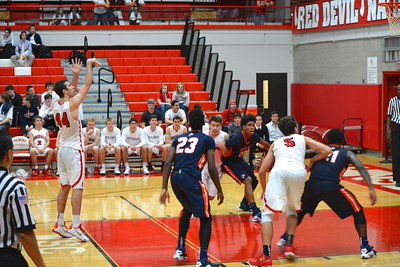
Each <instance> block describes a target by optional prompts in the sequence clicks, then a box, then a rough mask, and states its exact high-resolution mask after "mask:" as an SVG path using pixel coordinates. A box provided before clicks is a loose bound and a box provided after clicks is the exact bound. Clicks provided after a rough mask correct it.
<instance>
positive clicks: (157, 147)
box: [143, 115, 164, 173]
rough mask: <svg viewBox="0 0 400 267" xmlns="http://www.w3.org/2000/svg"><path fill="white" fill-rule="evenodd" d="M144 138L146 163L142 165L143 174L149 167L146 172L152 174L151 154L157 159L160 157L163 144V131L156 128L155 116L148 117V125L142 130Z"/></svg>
mask: <svg viewBox="0 0 400 267" xmlns="http://www.w3.org/2000/svg"><path fill="white" fill-rule="evenodd" d="M143 133H144V138H145V140H146V150H147V162H144V163H143V172H144V170H145V168H146V169H147V164H148V166H149V168H148V171H149V172H150V173H154V168H153V165H152V159H153V154H154V155H155V156H157V157H160V156H162V149H163V144H164V131H163V129H162V128H161V127H159V126H157V116H155V115H151V116H150V125H149V126H147V127H146V128H144V130H143Z"/></svg>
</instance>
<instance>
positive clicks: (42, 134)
mask: <svg viewBox="0 0 400 267" xmlns="http://www.w3.org/2000/svg"><path fill="white" fill-rule="evenodd" d="M33 121H34V124H35V127H34V128H33V129H32V130H31V131H30V132H29V134H28V135H29V146H30V148H31V163H32V176H38V175H39V167H38V164H37V156H46V163H45V165H44V170H43V172H42V174H43V175H44V176H48V175H50V173H49V166H50V165H51V162H52V160H53V149H52V148H50V136H49V131H47V130H46V129H44V128H43V120H42V117H40V116H35V117H34V118H33Z"/></svg>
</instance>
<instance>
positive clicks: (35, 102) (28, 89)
mask: <svg viewBox="0 0 400 267" xmlns="http://www.w3.org/2000/svg"><path fill="white" fill-rule="evenodd" d="M26 94H27V95H29V96H30V97H31V104H32V105H34V106H35V107H37V108H40V100H39V96H38V95H37V94H36V92H35V87H33V86H32V85H28V86H27V87H26Z"/></svg>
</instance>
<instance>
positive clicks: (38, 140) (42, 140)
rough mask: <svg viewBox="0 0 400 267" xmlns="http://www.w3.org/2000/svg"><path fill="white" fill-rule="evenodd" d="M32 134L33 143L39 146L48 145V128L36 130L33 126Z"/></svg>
mask: <svg viewBox="0 0 400 267" xmlns="http://www.w3.org/2000/svg"><path fill="white" fill-rule="evenodd" d="M31 134H32V137H33V143H34V144H35V145H36V146H37V147H39V148H43V147H44V146H45V145H46V135H47V130H46V129H44V128H42V129H41V130H40V131H38V130H36V129H35V128H33V129H32V130H31Z"/></svg>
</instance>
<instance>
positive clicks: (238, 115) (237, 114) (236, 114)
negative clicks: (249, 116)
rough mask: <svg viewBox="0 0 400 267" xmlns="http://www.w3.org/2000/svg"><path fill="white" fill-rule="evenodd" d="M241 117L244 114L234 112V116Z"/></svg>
mask: <svg viewBox="0 0 400 267" xmlns="http://www.w3.org/2000/svg"><path fill="white" fill-rule="evenodd" d="M238 117H239V118H241V117H242V115H240V114H239V113H235V114H233V118H238Z"/></svg>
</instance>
